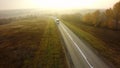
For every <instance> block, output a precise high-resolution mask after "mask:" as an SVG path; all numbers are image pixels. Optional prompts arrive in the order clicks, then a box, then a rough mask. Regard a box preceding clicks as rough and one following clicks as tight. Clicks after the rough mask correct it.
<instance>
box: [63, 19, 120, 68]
mask: <svg viewBox="0 0 120 68" xmlns="http://www.w3.org/2000/svg"><path fill="white" fill-rule="evenodd" d="M63 23H64V24H66V25H67V26H68V27H69V28H70V29H71V30H72V31H73V32H74V33H75V34H76V35H77V36H78V37H80V38H82V39H83V40H85V41H87V42H88V43H89V44H91V46H92V47H93V48H94V49H96V50H97V52H98V53H99V54H100V55H102V56H103V57H104V58H105V59H107V60H108V61H109V62H111V63H113V64H114V65H115V66H116V67H117V68H119V67H120V65H119V63H120V61H119V59H120V58H119V55H118V54H116V52H115V51H114V50H113V49H111V48H110V47H109V46H107V44H106V43H105V42H103V41H102V40H100V39H99V38H97V37H95V36H94V35H92V34H91V33H88V32H87V31H84V30H83V29H81V28H80V26H79V27H78V26H76V25H74V24H72V22H71V23H70V22H67V21H63ZM86 29H87V28H86ZM88 29H89V28H88Z"/></svg>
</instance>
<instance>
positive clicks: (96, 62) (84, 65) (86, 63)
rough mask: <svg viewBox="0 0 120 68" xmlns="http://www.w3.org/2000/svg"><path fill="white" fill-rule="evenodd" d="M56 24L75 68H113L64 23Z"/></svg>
mask: <svg viewBox="0 0 120 68" xmlns="http://www.w3.org/2000/svg"><path fill="white" fill-rule="evenodd" d="M55 20H56V19H55ZM56 24H57V26H58V28H59V30H60V32H61V35H62V37H63V40H64V42H65V46H66V49H67V51H68V53H69V55H70V57H71V60H72V63H73V65H74V68H111V67H109V66H108V65H107V64H106V63H105V62H104V61H103V60H102V59H101V58H100V57H99V56H98V55H96V54H95V53H94V52H93V50H91V49H90V48H89V47H88V46H87V45H86V44H85V43H84V42H82V40H81V39H80V38H78V37H77V36H76V35H75V34H74V33H73V32H72V31H71V30H70V29H69V28H68V27H67V26H65V25H64V24H63V23H62V22H59V24H58V23H56Z"/></svg>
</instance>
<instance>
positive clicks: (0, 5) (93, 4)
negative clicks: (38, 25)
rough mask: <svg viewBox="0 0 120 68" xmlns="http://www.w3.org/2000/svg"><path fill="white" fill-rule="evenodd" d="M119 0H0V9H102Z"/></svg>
mask: <svg viewBox="0 0 120 68" xmlns="http://www.w3.org/2000/svg"><path fill="white" fill-rule="evenodd" d="M118 1H120V0H0V10H2V9H27V8H46V9H51V8H52V9H66V8H80V9H85V8H87V9H102V8H110V7H112V6H113V5H114V4H115V3H116V2H118Z"/></svg>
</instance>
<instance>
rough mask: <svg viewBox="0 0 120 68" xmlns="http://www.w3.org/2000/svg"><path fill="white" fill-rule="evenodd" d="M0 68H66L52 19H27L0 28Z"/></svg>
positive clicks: (57, 32) (57, 33)
mask: <svg viewBox="0 0 120 68" xmlns="http://www.w3.org/2000/svg"><path fill="white" fill-rule="evenodd" d="M0 68H67V63H66V58H65V54H64V50H63V48H62V44H61V41H60V35H59V31H58V30H57V27H56V25H55V23H54V20H52V19H51V18H48V17H43V16H42V17H34V18H33V17H32V18H31V17H28V18H21V19H18V20H15V21H11V23H7V24H3V25H0Z"/></svg>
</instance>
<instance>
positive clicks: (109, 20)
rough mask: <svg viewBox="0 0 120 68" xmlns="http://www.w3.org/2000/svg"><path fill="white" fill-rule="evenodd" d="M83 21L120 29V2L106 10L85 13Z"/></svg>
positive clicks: (96, 25) (93, 24) (97, 25)
mask: <svg viewBox="0 0 120 68" xmlns="http://www.w3.org/2000/svg"><path fill="white" fill-rule="evenodd" d="M82 22H83V23H85V24H88V25H92V26H95V27H105V28H110V29H115V30H118V29H120V2H117V3H116V4H115V5H114V6H113V7H112V8H109V9H106V10H105V11H100V10H96V11H95V12H93V13H87V14H85V15H83V16H82Z"/></svg>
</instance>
